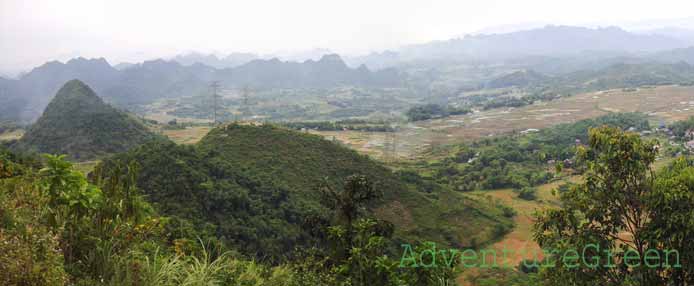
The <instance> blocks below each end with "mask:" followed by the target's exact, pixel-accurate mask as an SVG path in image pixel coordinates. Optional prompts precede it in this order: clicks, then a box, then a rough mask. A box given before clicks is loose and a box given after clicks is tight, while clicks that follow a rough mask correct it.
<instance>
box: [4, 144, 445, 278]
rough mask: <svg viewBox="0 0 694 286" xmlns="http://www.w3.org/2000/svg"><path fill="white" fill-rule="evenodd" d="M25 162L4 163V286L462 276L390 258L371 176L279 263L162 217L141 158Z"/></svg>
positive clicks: (352, 186)
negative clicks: (77, 165) (308, 243)
mask: <svg viewBox="0 0 694 286" xmlns="http://www.w3.org/2000/svg"><path fill="white" fill-rule="evenodd" d="M3 154H5V153H3ZM16 158H17V157H12V156H2V157H0V169H2V170H3V173H2V174H3V177H2V178H0V218H1V220H0V250H1V251H2V252H1V254H0V284H2V285H56V286H57V285H113V286H115V285H128V286H130V285H132V286H135V285H143V286H159V285H257V286H280V285H281V286H302V285H325V286H333V285H358V286H367V285H392V286H400V285H440V284H439V283H442V282H445V281H448V280H449V279H451V278H452V276H451V272H450V269H443V268H442V269H431V270H426V269H423V270H421V271H414V270H409V269H399V268H397V267H396V266H397V260H395V259H393V258H389V256H388V253H387V251H388V245H389V244H391V243H392V242H391V241H390V239H391V238H390V236H391V235H392V233H393V227H392V225H390V224H388V223H386V222H383V221H379V220H374V219H372V218H370V217H368V216H367V215H368V212H366V211H365V208H366V207H367V205H368V204H369V202H370V201H371V200H373V199H376V198H377V197H378V194H380V192H378V190H377V189H375V185H374V184H372V183H371V182H370V181H368V179H367V178H366V177H364V176H352V177H349V178H347V180H346V181H345V182H344V184H343V185H344V190H334V189H331V190H333V191H332V194H333V195H334V196H329V195H327V192H322V194H324V197H323V198H324V200H322V201H323V202H325V203H326V205H325V206H332V207H334V211H331V210H328V211H326V213H325V214H326V216H325V217H326V219H325V220H324V222H325V223H324V224H318V225H314V226H313V227H314V229H315V231H316V232H319V233H322V234H323V236H321V238H320V239H321V241H323V242H324V243H323V244H320V245H317V246H319V247H317V248H305V251H304V252H303V254H302V259H300V260H294V261H291V262H288V263H285V264H281V265H276V266H271V265H268V264H264V263H259V262H256V261H252V260H247V259H245V258H244V257H243V256H240V255H238V254H234V253H233V252H228V251H227V250H226V248H225V247H224V246H221V245H219V244H216V243H215V242H214V241H209V240H202V239H200V238H199V236H198V237H183V236H182V235H181V233H180V230H182V229H183V228H182V227H181V225H180V222H181V221H180V220H178V219H176V218H171V217H160V216H158V215H157V214H156V213H155V212H154V211H153V209H152V208H151V207H150V206H149V204H148V203H146V202H145V201H144V198H143V196H142V195H141V194H140V193H139V190H138V189H137V187H136V180H137V178H136V177H137V173H138V170H139V169H140V166H138V165H137V164H135V163H134V162H130V163H129V164H124V163H123V162H122V161H121V162H115V161H114V162H111V165H110V166H109V168H108V169H103V168H97V169H95V171H94V172H93V173H92V175H91V180H88V179H87V178H86V176H85V175H84V174H82V173H81V172H79V171H77V170H75V169H74V168H73V165H72V164H71V163H69V162H67V161H65V160H64V157H63V156H51V155H47V156H46V158H45V160H46V165H45V167H44V168H41V169H40V170H39V169H35V168H33V167H30V166H26V165H23V163H22V162H23V161H21V160H17V159H16ZM9 166H11V167H9ZM324 186H325V187H328V186H329V184H326V185H324ZM317 193H319V194H321V192H318V191H317ZM369 194H372V195H369ZM338 197H339V198H340V199H336V200H331V199H330V198H338ZM343 214H349V216H350V218H351V219H350V220H342V219H339V218H342V217H344V216H343ZM230 218H233V217H230ZM251 219H253V218H251ZM189 228H190V227H189ZM191 229H192V228H191ZM192 234H193V235H196V234H200V233H195V231H193V233H192ZM196 240H197V241H196Z"/></svg>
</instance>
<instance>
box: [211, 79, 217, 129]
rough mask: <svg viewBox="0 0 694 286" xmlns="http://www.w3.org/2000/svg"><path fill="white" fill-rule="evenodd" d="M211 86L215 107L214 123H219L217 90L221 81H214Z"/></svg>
mask: <svg viewBox="0 0 694 286" xmlns="http://www.w3.org/2000/svg"><path fill="white" fill-rule="evenodd" d="M210 88H211V89H212V109H213V114H212V118H213V120H214V121H213V123H212V125H217V98H218V97H219V96H218V95H217V90H218V89H219V82H218V81H213V82H212V83H211V84H210Z"/></svg>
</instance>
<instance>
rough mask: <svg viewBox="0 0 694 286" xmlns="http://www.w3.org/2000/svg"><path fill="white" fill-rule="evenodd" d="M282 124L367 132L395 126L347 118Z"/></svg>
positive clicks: (298, 128)
mask: <svg viewBox="0 0 694 286" xmlns="http://www.w3.org/2000/svg"><path fill="white" fill-rule="evenodd" d="M281 125H282V126H285V127H288V128H291V129H296V130H305V129H311V130H319V131H344V130H353V131H365V132H394V131H395V128H393V127H392V126H390V125H389V124H388V123H386V122H371V121H366V120H358V119H347V120H339V121H305V122H286V123H282V124H281Z"/></svg>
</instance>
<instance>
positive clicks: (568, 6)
mask: <svg viewBox="0 0 694 286" xmlns="http://www.w3.org/2000/svg"><path fill="white" fill-rule="evenodd" d="M689 16H694V1H691V0H679V1H678V0H659V1H642V0H571V1H568V0H509V1H501V0H481V1H469V0H451V1H436V0H418V1H409V0H342V1H331V0H243V1H236V0H230V1H212V0H195V1H176V0H110V1H102V0H53V1H52V0H0V72H1V71H5V72H8V71H9V72H16V71H17V70H21V69H28V68H31V67H33V66H36V65H39V64H41V63H43V62H45V61H47V60H52V59H58V60H66V59H69V58H71V57H75V56H84V57H106V58H107V59H108V60H109V61H110V62H111V63H112V64H116V63H118V62H121V61H141V60H143V59H150V58H154V57H168V56H171V55H174V54H176V53H182V52H187V51H192V50H196V51H202V52H218V53H228V52H232V51H240V52H255V53H273V52H278V51H299V50H307V49H313V48H327V49H330V50H333V51H335V52H339V53H351V54H355V53H364V52H369V51H374V50H383V49H387V48H395V47H397V46H400V45H404V44H411V43H421V42H426V41H430V40H443V39H448V38H451V37H457V36H460V35H463V34H466V33H472V32H475V31H479V30H482V29H484V28H487V27H490V26H503V25H508V24H515V23H538V22H539V23H555V24H574V25H576V24H600V25H603V24H604V25H608V24H624V23H631V22H637V21H642V20H648V19H673V18H684V17H689Z"/></svg>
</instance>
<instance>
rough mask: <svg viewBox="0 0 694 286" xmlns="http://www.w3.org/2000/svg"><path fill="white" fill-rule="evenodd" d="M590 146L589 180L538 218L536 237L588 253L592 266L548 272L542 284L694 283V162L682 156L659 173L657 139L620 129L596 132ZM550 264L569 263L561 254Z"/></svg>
mask: <svg viewBox="0 0 694 286" xmlns="http://www.w3.org/2000/svg"><path fill="white" fill-rule="evenodd" d="M588 143H589V144H588V146H587V147H585V148H583V147H582V148H580V149H579V150H578V152H577V154H578V157H579V159H580V160H581V162H582V163H583V164H585V166H586V172H585V173H584V181H583V182H582V183H580V184H575V185H572V186H569V187H568V189H567V190H565V191H564V192H562V193H561V201H562V206H563V207H562V208H561V209H551V210H546V211H544V212H542V213H541V214H540V215H539V216H538V220H537V222H536V225H535V239H536V240H537V241H538V243H539V244H540V245H541V246H542V247H543V248H548V249H557V250H559V251H564V250H566V249H578V250H583V254H582V255H583V259H584V260H583V261H588V262H583V263H589V264H590V265H584V264H581V265H580V266H578V267H572V266H569V265H566V264H565V263H557V264H556V265H557V267H556V268H553V269H549V268H544V269H542V267H541V271H540V273H541V276H542V280H544V281H545V283H547V284H548V285H566V284H567V283H568V284H572V285H595V284H600V285H688V284H691V283H692V282H693V281H694V279H693V277H694V276H693V275H692V273H693V272H692V265H691V263H690V262H691V259H692V250H691V244H690V243H689V242H688V240H690V239H691V238H692V237H693V236H692V234H694V227H693V225H692V222H691V218H692V208H691V205H692V203H693V202H694V201H692V198H693V197H694V195H693V192H692V188H691V186H692V178H693V177H692V174H693V170H694V168H693V167H691V166H692V165H691V164H690V162H688V161H686V160H684V159H678V160H677V161H676V162H675V163H674V164H673V165H672V166H670V167H668V168H666V169H665V170H663V171H661V172H656V171H654V169H653V167H652V164H653V163H654V162H655V158H656V155H657V153H658V148H656V146H657V142H655V141H650V140H649V141H647V140H642V139H641V138H640V137H639V136H638V135H637V134H635V133H630V132H624V131H622V130H620V129H617V128H610V127H602V128H597V129H592V130H591V131H590V139H589V142H588ZM588 245H592V246H591V247H588V248H587V246H588ZM586 249H587V251H586ZM673 250H674V251H677V253H676V254H673V252H671V251H673ZM604 253H609V254H608V255H605V254H604ZM656 257H657V259H655V258H656ZM546 259H548V260H553V261H561V260H557V259H560V258H558V256H557V255H551V256H550V257H547V258H546ZM611 261H616V262H611ZM668 261H669V262H668ZM596 263H597V265H599V266H598V267H593V266H591V265H595V264H596ZM616 263H619V264H618V265H617V266H615V264H616ZM610 264H611V265H613V266H612V267H609V266H606V265H610Z"/></svg>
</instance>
